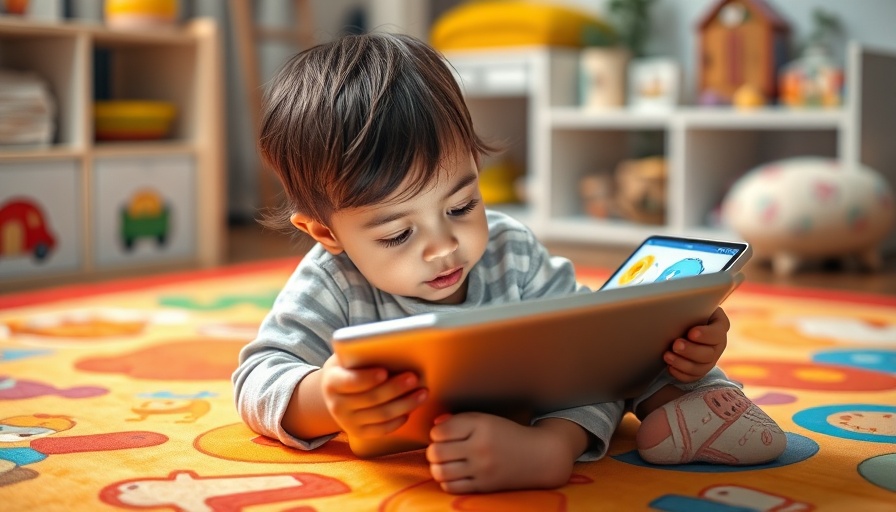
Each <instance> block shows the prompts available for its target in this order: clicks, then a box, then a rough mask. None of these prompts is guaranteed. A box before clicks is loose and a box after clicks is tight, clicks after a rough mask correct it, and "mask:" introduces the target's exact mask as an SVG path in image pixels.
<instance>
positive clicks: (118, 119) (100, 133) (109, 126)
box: [93, 100, 177, 140]
mask: <svg viewBox="0 0 896 512" xmlns="http://www.w3.org/2000/svg"><path fill="white" fill-rule="evenodd" d="M176 113H177V109H176V108H175V106H174V105H173V104H172V103H168V102H165V101H138V100H135V101H126V100H124V101H98V102H96V103H95V104H94V106H93V119H94V127H95V128H94V129H95V132H96V139H97V140H154V139H163V138H165V137H167V136H168V135H169V133H170V132H171V124H172V122H173V121H174V117H175V115H176Z"/></svg>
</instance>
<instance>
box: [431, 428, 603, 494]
mask: <svg viewBox="0 0 896 512" xmlns="http://www.w3.org/2000/svg"><path fill="white" fill-rule="evenodd" d="M430 438H431V439H432V444H430V445H429V447H428V448H427V449H426V459H427V460H428V461H429V471H430V473H432V477H433V478H434V479H435V480H436V482H439V484H440V485H441V487H442V490H444V491H445V492H450V493H453V494H466V493H473V492H494V491H504V490H511V489H533V488H536V489H537V488H540V489H546V488H554V487H559V486H561V485H564V484H566V483H567V482H568V481H569V477H570V475H571V474H572V469H573V463H574V462H575V460H576V458H578V456H579V455H581V454H582V453H583V452H584V451H585V448H587V445H588V434H587V433H586V432H585V431H584V430H583V429H582V428H581V427H580V426H578V425H576V424H575V423H572V422H570V421H567V420H563V419H559V418H547V419H544V420H541V421H539V422H538V423H537V424H536V425H535V426H531V427H530V426H525V425H520V424H519V423H515V422H513V421H511V420H508V419H506V418H502V417H500V416H493V415H491V414H483V413H476V412H468V413H462V414H457V415H454V416H448V415H447V414H446V415H443V416H440V417H438V418H436V424H435V426H434V427H433V428H432V430H431V431H430Z"/></svg>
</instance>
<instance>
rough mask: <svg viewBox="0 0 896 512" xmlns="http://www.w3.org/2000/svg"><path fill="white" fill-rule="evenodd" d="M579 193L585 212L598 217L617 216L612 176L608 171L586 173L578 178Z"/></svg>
mask: <svg viewBox="0 0 896 512" xmlns="http://www.w3.org/2000/svg"><path fill="white" fill-rule="evenodd" d="M579 195H580V196H581V198H582V206H583V208H584V209H585V213H587V214H588V215H590V216H592V217H596V218H598V219H609V218H612V217H617V216H618V213H617V211H616V199H615V198H614V197H613V176H612V175H611V174H610V173H609V172H596V173H592V174H587V175H585V176H583V177H582V179H581V180H579Z"/></svg>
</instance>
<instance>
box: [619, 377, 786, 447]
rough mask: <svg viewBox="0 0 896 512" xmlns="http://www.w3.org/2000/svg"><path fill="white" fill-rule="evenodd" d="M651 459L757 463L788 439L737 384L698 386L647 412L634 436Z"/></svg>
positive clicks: (784, 444)
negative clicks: (708, 387) (730, 386)
mask: <svg viewBox="0 0 896 512" xmlns="http://www.w3.org/2000/svg"><path fill="white" fill-rule="evenodd" d="M636 443H637V445H638V453H640V454H641V458H643V459H644V460H646V461H647V462H651V463H653V464H684V463H687V462H711V463H717V464H729V465H746V464H761V463H764V462H769V461H771V460H774V459H776V458H777V457H778V456H779V455H781V453H783V452H784V448H785V447H786V445H787V438H786V437H785V435H784V432H783V431H782V430H781V428H780V427H778V425H777V424H776V423H775V422H774V420H772V419H771V418H770V417H769V416H768V415H767V414H765V412H763V411H762V409H760V408H759V407H758V406H757V405H756V404H754V403H753V402H751V401H750V399H748V398H747V397H746V396H744V394H743V392H741V391H740V390H739V389H737V388H728V387H726V388H711V389H698V390H696V391H692V392H691V393H688V394H687V395H684V396H682V397H681V398H678V399H676V400H673V401H671V402H669V403H667V404H666V405H664V406H662V407H660V408H659V409H656V410H655V411H653V412H652V413H650V414H649V415H648V416H647V417H646V418H644V421H643V422H641V426H640V428H639V429H638V435H637V438H636Z"/></svg>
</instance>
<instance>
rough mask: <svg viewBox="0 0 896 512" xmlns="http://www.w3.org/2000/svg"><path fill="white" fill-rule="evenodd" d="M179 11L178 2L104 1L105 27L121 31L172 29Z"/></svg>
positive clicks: (173, 0)
mask: <svg viewBox="0 0 896 512" xmlns="http://www.w3.org/2000/svg"><path fill="white" fill-rule="evenodd" d="M179 10H180V5H179V2H178V0H106V2H105V6H104V11H105V19H106V26H108V27H109V28H114V29H122V30H133V29H137V30H153V29H158V28H166V27H173V26H175V24H176V23H177V15H178V11H179Z"/></svg>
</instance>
